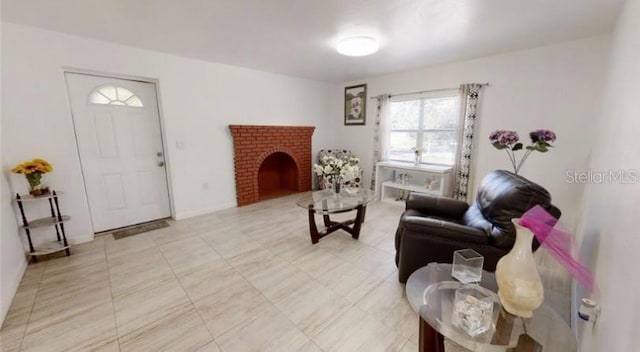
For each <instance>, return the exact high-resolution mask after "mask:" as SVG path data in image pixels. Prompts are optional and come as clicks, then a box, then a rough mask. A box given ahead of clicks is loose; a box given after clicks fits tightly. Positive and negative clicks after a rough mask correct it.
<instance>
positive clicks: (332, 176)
mask: <svg viewBox="0 0 640 352" xmlns="http://www.w3.org/2000/svg"><path fill="white" fill-rule="evenodd" d="M358 163H360V159H358V158H354V157H345V158H336V157H335V156H324V157H322V159H320V163H319V164H314V165H313V171H314V172H315V173H316V175H318V178H321V179H322V180H323V181H324V183H325V184H324V185H323V186H324V188H329V187H330V186H331V185H332V184H333V183H335V182H344V184H345V185H347V186H349V187H359V186H360V175H361V174H362V172H361V170H360V166H358Z"/></svg>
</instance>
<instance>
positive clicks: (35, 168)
mask: <svg viewBox="0 0 640 352" xmlns="http://www.w3.org/2000/svg"><path fill="white" fill-rule="evenodd" d="M52 171H53V166H51V164H50V163H49V162H48V161H46V160H43V159H37V158H36V159H33V160H29V161H25V162H23V163H21V164H18V165H17V166H16V167H14V168H13V169H11V172H13V173H16V174H22V175H24V176H25V177H26V179H27V182H29V194H31V195H33V196H41V195H45V194H49V187H47V186H44V185H42V175H44V174H46V173H48V172H52Z"/></svg>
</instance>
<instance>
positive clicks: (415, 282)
mask: <svg viewBox="0 0 640 352" xmlns="http://www.w3.org/2000/svg"><path fill="white" fill-rule="evenodd" d="M453 280H454V279H453V278H452V277H451V264H441V263H431V264H429V265H427V266H425V267H422V268H420V269H418V270H416V271H415V272H414V273H413V274H411V276H410V277H409V280H408V281H407V286H406V294H407V299H408V300H409V303H410V304H411V307H412V308H413V310H414V311H416V312H417V313H419V315H420V351H436V352H439V351H444V337H446V338H448V339H449V340H450V341H452V342H454V343H455V344H457V345H459V346H460V347H462V348H464V349H466V350H468V351H483V352H493V351H496V352H497V351H500V352H514V351H518V352H519V351H523V352H524V351H526V352H529V351H532V352H539V351H543V352H555V351H562V352H576V351H577V341H576V337H575V334H574V333H573V331H572V330H571V328H570V327H569V325H568V324H567V323H566V322H565V321H564V320H563V319H562V318H561V317H560V316H559V315H558V314H557V313H556V312H555V311H554V310H553V309H551V308H550V307H549V306H547V305H545V304H543V305H542V306H540V307H539V308H538V309H537V310H535V311H534V315H533V317H532V318H528V319H524V318H519V317H516V316H514V315H511V314H509V313H507V312H506V311H505V310H504V309H501V308H500V305H499V303H497V302H496V303H495V304H496V306H495V307H494V309H499V313H498V314H496V315H495V318H494V321H493V324H492V328H491V329H489V331H487V332H485V333H483V334H480V335H478V336H475V337H471V336H470V335H468V334H466V333H465V332H464V331H463V330H461V329H459V328H457V327H455V326H453V324H452V323H451V319H452V315H453V304H454V299H455V290H456V289H457V288H458V287H460V286H462V284H460V283H459V282H457V281H453ZM480 286H482V287H484V288H486V289H489V290H490V291H493V292H496V291H497V289H498V287H497V284H496V280H495V275H494V274H493V273H490V272H487V271H483V272H482V281H481V282H480ZM547 294H550V295H552V294H553V293H552V292H549V293H547V292H545V295H547Z"/></svg>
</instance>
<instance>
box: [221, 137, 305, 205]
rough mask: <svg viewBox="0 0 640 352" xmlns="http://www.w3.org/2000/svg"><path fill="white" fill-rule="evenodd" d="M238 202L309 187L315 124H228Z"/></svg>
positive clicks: (303, 189) (262, 198)
mask: <svg viewBox="0 0 640 352" xmlns="http://www.w3.org/2000/svg"><path fill="white" fill-rule="evenodd" d="M229 129H230V130H231V135H232V136H233V153H234V164H235V173H236V199H237V201H238V205H239V206H242V205H247V204H252V203H256V202H258V201H260V200H264V199H268V198H273V197H278V196H283V195H287V194H291V193H296V192H305V191H310V190H311V136H312V135H313V131H314V130H315V127H307V126H259V125H229Z"/></svg>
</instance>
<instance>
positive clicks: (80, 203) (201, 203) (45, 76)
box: [2, 22, 335, 242]
mask: <svg viewBox="0 0 640 352" xmlns="http://www.w3.org/2000/svg"><path fill="white" fill-rule="evenodd" d="M65 67H72V68H79V69H84V70H93V71H99V72H108V73H113V74H117V75H131V76H136V77H146V78H152V79H156V80H157V81H158V84H159V91H160V102H161V107H162V112H163V122H164V132H165V136H166V140H165V144H166V148H167V151H168V154H167V159H168V166H169V172H170V184H171V188H172V190H173V201H174V202H175V213H176V216H177V217H179V218H184V217H189V216H193V215H198V214H203V213H206V212H210V211H214V210H217V209H221V208H226V207H232V206H235V204H236V202H235V181H234V172H233V149H232V138H231V135H230V133H229V131H228V125H229V124H272V125H310V126H316V131H315V133H314V136H313V151H314V153H316V152H317V151H318V150H319V149H321V148H323V147H326V146H327V145H331V144H332V143H331V141H332V139H333V138H332V136H331V133H330V132H329V130H328V128H327V127H328V125H329V123H328V122H327V119H326V115H327V112H328V108H327V106H328V94H329V93H330V92H331V91H332V90H335V86H330V85H329V84H327V83H323V82H316V81H310V80H304V79H299V78H294V77H289V76H283V75H277V74H272V73H266V72H260V71H255V70H250V69H245V68H239V67H234V66H228V65H222V64H216V63H209V62H204V61H198V60H192V59H188V58H183V57H177V56H172V55H168V54H163V53H158V52H152V51H147V50H141V49H136V48H132V47H127V46H122V45H117V44H112V43H107V42H101V41H96V40H90V39H85V38H81V37H75V36H70V35H66V34H61V33H56V32H51V31H46V30H41V29H37V28H33V27H25V26H21V25H15V24H11V23H6V22H5V23H2V86H3V87H4V88H5V89H3V90H2V125H3V129H6V138H5V139H3V141H2V153H3V160H4V162H5V164H7V165H13V164H15V163H17V162H19V161H23V160H26V159H30V158H33V157H36V156H38V157H43V158H45V159H47V160H49V161H50V162H51V163H52V164H53V165H54V168H55V171H54V173H52V174H49V175H45V180H46V182H47V183H48V184H49V185H50V186H53V187H54V188H56V189H61V190H64V191H66V194H65V196H64V198H63V199H62V203H61V206H62V208H63V209H64V211H65V212H66V213H69V214H70V215H72V216H73V220H72V221H71V222H70V223H69V225H68V232H69V237H70V240H71V241H72V242H78V241H84V240H88V239H91V238H92V229H91V223H90V217H89V213H88V209H87V200H86V194H85V190H84V188H83V181H82V175H81V171H80V165H79V159H78V155H77V150H76V144H75V138H74V131H73V125H72V119H71V115H70V109H69V106H68V99H67V95H66V90H65V81H64V76H63V68H65ZM177 141H184V144H185V149H183V150H180V149H177V148H176V142H177ZM3 171H4V172H7V170H6V169H5V170H3ZM10 181H11V184H12V186H13V187H15V188H16V189H17V190H23V191H24V190H26V187H27V184H26V181H24V180H23V179H22V178H21V177H19V176H18V175H11V176H10ZM204 182H208V184H209V188H208V190H205V189H203V183H204Z"/></svg>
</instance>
